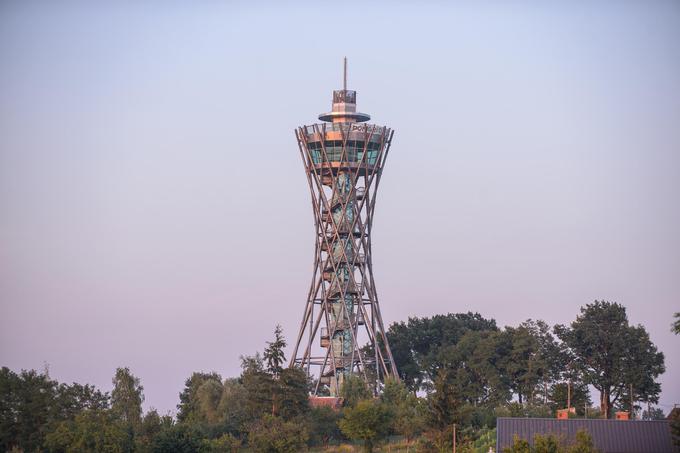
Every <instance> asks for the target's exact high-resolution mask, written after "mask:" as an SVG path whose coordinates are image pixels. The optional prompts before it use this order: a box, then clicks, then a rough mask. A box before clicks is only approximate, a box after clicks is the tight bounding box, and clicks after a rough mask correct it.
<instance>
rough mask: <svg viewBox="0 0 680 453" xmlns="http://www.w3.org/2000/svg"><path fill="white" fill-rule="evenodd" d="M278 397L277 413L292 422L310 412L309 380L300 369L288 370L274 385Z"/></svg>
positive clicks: (283, 372)
mask: <svg viewBox="0 0 680 453" xmlns="http://www.w3.org/2000/svg"><path fill="white" fill-rule="evenodd" d="M274 384H275V385H274V389H275V390H274V394H275V395H276V397H277V406H278V411H277V413H278V414H279V415H281V417H283V418H284V420H290V419H293V418H295V417H299V416H301V415H304V414H305V413H306V412H307V411H308V410H309V380H308V379H307V374H306V373H305V372H304V371H303V370H302V369H300V368H286V369H284V370H283V371H281V373H280V377H279V380H278V381H276V382H275V383H274Z"/></svg>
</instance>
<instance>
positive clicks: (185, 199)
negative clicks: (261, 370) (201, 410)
mask: <svg viewBox="0 0 680 453" xmlns="http://www.w3.org/2000/svg"><path fill="white" fill-rule="evenodd" d="M104 3H105V2H82V3H79V2H30V1H29V2H19V1H14V2H12V1H5V2H2V3H1V4H0V365H5V366H9V367H10V368H12V369H15V370H18V369H21V368H38V369H41V368H42V367H43V365H44V364H48V365H49V370H50V374H51V375H52V376H53V377H54V378H56V379H58V380H60V381H66V382H71V381H78V382H83V383H84V382H88V383H92V384H95V385H97V386H99V387H101V388H102V389H104V390H110V388H111V377H112V376H113V373H114V370H115V368H116V367H117V366H129V367H130V368H131V369H132V371H133V373H135V374H136V375H137V376H139V377H140V378H141V380H142V384H143V385H144V387H145V394H146V403H145V407H147V408H148V407H156V408H158V409H159V410H161V411H162V412H166V411H168V410H173V409H174V407H175V405H176V404H177V402H178V393H179V391H180V390H181V389H182V387H183V382H184V380H185V379H186V378H187V377H188V376H189V375H190V374H191V373H192V372H193V371H199V370H204V371H210V370H215V371H218V372H220V373H222V374H223V376H235V375H237V374H238V373H239V364H240V362H239V355H241V354H252V353H254V352H255V351H257V350H261V349H262V348H263V345H264V342H265V340H267V339H270V337H271V335H272V331H273V329H274V326H275V325H276V324H277V323H280V324H281V325H282V326H283V328H284V331H285V333H287V335H288V339H289V341H290V342H292V340H293V338H292V337H293V335H294V333H295V331H296V330H297V328H298V325H299V321H300V318H301V316H302V310H303V307H304V302H305V297H306V294H307V288H308V285H309V279H310V278H311V271H312V262H313V261H312V259H313V244H314V237H313V235H314V230H313V223H312V221H313V218H312V213H311V204H310V201H309V193H308V189H307V182H306V178H305V176H304V172H303V166H302V162H301V160H300V156H299V152H298V150H297V145H296V143H295V138H294V135H293V129H294V128H295V127H296V126H298V125H301V124H311V123H313V122H315V121H316V116H317V115H318V114H319V113H321V112H324V111H327V110H329V109H330V103H331V91H332V90H333V89H338V88H340V86H341V79H342V72H341V71H342V57H343V56H345V55H346V56H347V57H348V58H349V88H351V89H356V90H357V92H358V105H359V110H360V111H363V112H367V113H369V114H371V115H372V117H373V121H375V122H376V123H378V124H386V125H388V126H390V127H393V128H394V129H395V130H396V133H395V138H394V142H393V147H392V151H391V153H390V157H389V159H388V162H387V166H386V169H385V173H384V176H383V179H382V181H381V186H380V192H381V193H380V196H379V200H378V206H377V209H376V219H375V223H374V230H373V253H374V258H373V259H374V266H375V274H376V283H377V285H378V290H379V294H380V300H381V305H382V310H383V316H384V318H385V320H386V322H390V323H391V322H393V321H397V320H405V319H407V317H408V316H413V315H416V316H430V315H434V314H437V313H446V312H464V311H468V310H471V311H478V312H480V313H481V314H482V315H484V316H486V317H492V318H495V319H496V320H497V322H498V324H499V325H501V326H503V325H516V324H517V323H519V322H521V321H523V320H525V319H527V318H534V319H536V318H539V319H544V320H545V321H547V322H548V323H550V324H555V323H568V322H571V321H572V320H574V318H575V317H576V315H577V314H578V311H579V307H581V306H582V305H584V304H586V303H590V302H592V301H593V300H595V299H606V300H610V301H616V302H620V303H622V304H623V305H625V306H626V307H627V308H628V315H629V319H630V321H631V322H632V323H634V324H638V323H641V324H643V325H644V326H645V327H646V328H647V329H648V330H649V332H650V334H651V338H652V341H654V342H655V343H656V344H657V345H658V346H659V348H660V349H661V350H662V351H663V352H664V353H665V354H666V365H667V372H666V374H665V375H664V376H663V378H662V383H663V394H662V403H663V406H662V407H663V408H664V409H665V410H668V409H669V407H670V405H672V404H673V403H680V384H679V383H680V337H678V336H674V335H673V334H671V333H670V324H671V317H672V313H673V312H674V311H680V202H679V201H678V198H679V196H680V3H678V2H672V1H668V2H660V1H646V2H633V1H631V2H626V1H616V2H614V1H613V2H585V1H584V2H578V1H565V2H538V1H537V2H470V3H453V4H450V3H449V2H431V3H427V2H413V5H411V2H401V3H400V2H384V3H381V2H357V3H352V2H342V3H338V2H333V3H327V2H318V3H298V4H293V3H292V2H281V4H279V3H278V2H271V3H262V4H259V5H258V4H255V2H242V3H236V2H214V1H205V2H179V1H178V2H174V3H173V2H161V1H147V2H126V1H121V2H111V3H115V4H110V5H108V6H104ZM283 3H286V5H285V6H283V5H282V4H283ZM594 399H595V400H597V396H595V397H594Z"/></svg>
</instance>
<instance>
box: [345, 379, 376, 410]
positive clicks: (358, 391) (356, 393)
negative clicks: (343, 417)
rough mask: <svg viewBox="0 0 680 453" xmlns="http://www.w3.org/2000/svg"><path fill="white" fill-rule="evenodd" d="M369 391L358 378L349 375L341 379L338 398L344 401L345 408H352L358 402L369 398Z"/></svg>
mask: <svg viewBox="0 0 680 453" xmlns="http://www.w3.org/2000/svg"><path fill="white" fill-rule="evenodd" d="M372 396H373V395H371V392H370V390H369V389H368V387H366V383H365V382H364V381H363V379H361V378H360V377H358V376H355V375H353V374H349V375H346V376H344V377H343V382H342V386H341V387H340V397H342V399H343V400H344V404H345V406H348V407H354V406H356V404H357V403H358V402H359V401H362V400H365V399H368V398H371V397H372Z"/></svg>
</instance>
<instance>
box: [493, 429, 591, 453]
mask: <svg viewBox="0 0 680 453" xmlns="http://www.w3.org/2000/svg"><path fill="white" fill-rule="evenodd" d="M503 453H598V450H597V449H596V448H595V447H594V444H593V439H592V438H591V437H590V434H588V432H586V431H583V430H581V431H578V432H577V433H576V438H575V439H574V441H573V442H571V443H569V444H568V443H566V442H564V441H563V439H562V438H560V437H558V436H556V435H554V434H546V435H542V434H536V435H534V439H533V442H532V443H531V444H530V443H529V442H528V441H527V440H525V439H523V438H520V437H519V436H517V435H515V436H514V438H513V443H512V445H511V446H510V447H506V448H504V449H503Z"/></svg>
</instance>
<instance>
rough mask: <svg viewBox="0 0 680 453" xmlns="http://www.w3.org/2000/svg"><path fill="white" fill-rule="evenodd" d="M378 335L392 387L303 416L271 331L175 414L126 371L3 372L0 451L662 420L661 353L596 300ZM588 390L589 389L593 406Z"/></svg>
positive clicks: (362, 441)
mask: <svg viewBox="0 0 680 453" xmlns="http://www.w3.org/2000/svg"><path fill="white" fill-rule="evenodd" d="M676 327H677V324H676ZM387 337H388V340H389V342H390V346H391V348H392V352H393V355H394V359H395V361H396V364H397V367H398V370H399V373H400V377H401V379H400V381H388V382H386V383H384V385H382V386H381V387H380V388H379V389H377V390H378V392H377V393H378V394H377V395H376V389H373V388H369V387H367V386H366V385H365V384H364V382H363V381H361V380H359V379H358V378H352V377H349V378H347V379H346V381H345V383H344V385H343V387H342V390H341V393H342V397H343V401H344V405H343V407H342V408H341V409H339V410H334V409H331V408H328V407H310V404H309V398H308V395H309V390H310V388H311V386H312V385H313V384H314V383H313V382H310V381H309V379H308V378H307V375H306V373H305V372H304V371H303V370H300V369H296V368H285V367H284V364H285V363H286V360H285V357H284V349H285V347H286V342H285V340H284V338H283V335H282V332H281V329H280V328H279V327H277V328H276V330H275V332H274V338H273V340H272V341H270V342H267V345H266V348H265V349H264V352H263V354H261V355H260V354H259V353H257V354H255V355H254V356H244V357H242V358H241V360H242V372H241V375H240V376H238V377H234V378H227V379H223V378H222V376H220V375H219V374H217V373H214V372H211V373H205V372H196V373H193V374H192V375H191V376H190V377H189V378H188V379H187V380H186V382H185V386H184V388H183V389H182V391H181V392H180V394H179V404H178V405H177V415H176V416H175V417H173V416H170V415H161V414H159V413H158V412H157V411H156V410H153V409H152V410H150V411H148V412H146V413H143V411H142V403H143V401H144V392H143V391H144V388H143V387H142V385H141V383H140V381H139V379H138V378H136V377H135V376H134V375H133V373H132V372H131V371H130V369H128V368H118V369H117V370H116V373H115V375H114V377H113V390H112V391H111V393H107V392H101V391H100V390H98V389H96V388H94V387H93V386H90V385H81V384H76V383H74V384H71V385H67V384H63V383H61V384H60V383H58V382H56V381H54V380H53V379H51V378H50V376H49V375H48V373H47V372H42V373H39V372H36V371H21V372H18V373H15V372H13V371H11V370H10V369H8V368H2V369H1V370H0V451H13V452H21V451H23V452H27V453H28V452H38V451H45V452H112V453H115V452H155V453H164V452H180V453H182V452H200V453H203V452H206V453H208V452H235V451H252V452H297V451H305V450H314V451H322V450H335V451H353V448H354V447H353V446H350V445H345V446H340V447H338V445H339V444H342V443H351V442H353V444H354V445H361V446H362V448H364V449H365V451H371V450H373V449H374V448H381V444H382V443H384V442H385V440H386V439H388V438H389V439H391V442H392V443H391V444H390V450H391V451H398V450H399V449H400V448H402V449H404V450H405V451H407V450H409V449H410V450H411V451H422V452H428V451H444V449H448V448H450V446H451V444H452V431H451V428H452V426H453V425H454V424H455V425H456V428H457V429H456V440H457V447H458V451H459V452H475V451H476V452H484V453H486V452H487V451H488V450H489V447H494V448H495V435H494V430H495V423H496V417H498V416H518V417H527V416H528V417H532V416H537V417H554V415H555V411H556V409H560V408H566V407H567V406H571V407H574V408H575V409H576V410H575V414H574V415H575V416H580V417H586V416H587V417H612V416H613V412H614V411H617V410H625V411H630V410H631V409H632V410H633V412H634V414H636V416H637V417H638V418H646V419H657V418H661V417H663V416H664V414H663V412H662V411H661V410H659V409H657V408H654V407H651V405H652V404H654V403H658V399H659V394H660V391H661V387H660V385H659V383H658V382H657V378H658V377H659V375H660V374H661V373H663V372H664V356H663V354H662V353H661V352H659V351H658V350H657V348H656V346H655V345H654V344H653V343H652V342H651V341H650V339H649V335H648V333H647V331H646V330H645V328H644V327H642V326H640V325H637V326H634V325H630V324H629V322H628V319H627V316H626V310H625V308H624V307H623V306H621V305H619V304H616V303H609V302H604V301H603V302H599V301H596V302H594V303H592V304H589V305H586V306H585V307H583V308H582V309H581V312H580V314H579V315H578V316H577V317H576V319H575V320H574V321H573V322H572V323H571V324H568V325H557V326H554V327H552V328H551V327H550V326H548V325H547V324H546V323H544V322H543V321H532V320H528V321H526V322H523V323H522V324H520V325H518V326H516V327H505V328H504V329H500V328H498V327H497V325H496V322H495V321H494V320H493V319H485V318H483V317H482V316H480V315H479V314H476V313H459V314H448V315H436V316H433V317H431V318H410V319H409V320H408V321H406V322H401V323H394V324H392V325H391V326H390V328H389V330H388V333H387ZM366 352H367V353H370V348H366ZM367 371H368V372H369V373H370V372H371V370H367ZM589 386H592V387H594V388H595V389H597V391H598V393H599V400H598V404H597V405H596V407H592V406H593V404H592V402H591V396H590V393H589ZM631 404H632V407H631ZM678 423H680V422H676V424H675V428H674V429H676V430H678V429H680V426H678ZM676 434H678V435H680V432H677V433H676ZM395 442H396V443H395ZM579 442H580V443H579V444H578V445H576V446H562V447H560V448H562V450H559V451H580V452H586V453H587V452H588V451H592V448H591V447H588V445H590V439H589V437H588V435H587V434H586V433H584V434H583V435H582V436H581V437H580V440H579ZM589 448H590V449H589ZM343 449H344V450H343ZM527 451H528V450H527ZM532 451H534V450H532ZM536 451H538V450H536ZM551 451H552V450H551ZM555 451H558V450H555Z"/></svg>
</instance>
